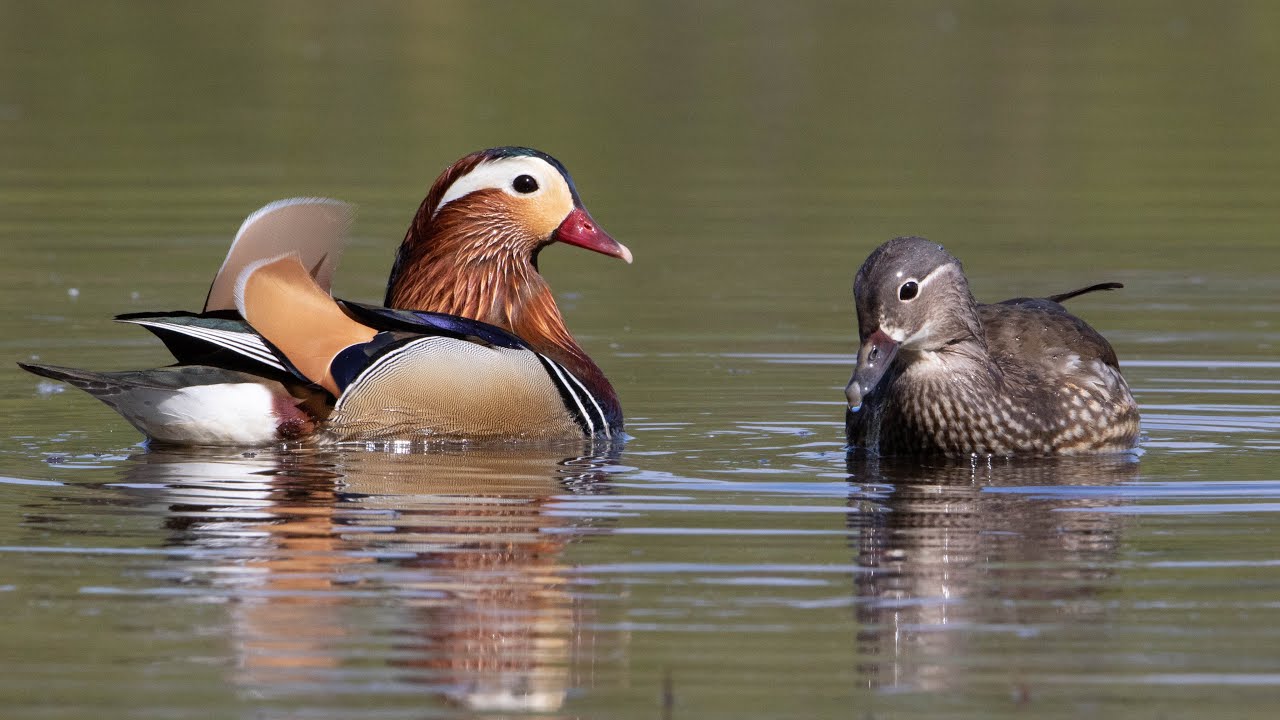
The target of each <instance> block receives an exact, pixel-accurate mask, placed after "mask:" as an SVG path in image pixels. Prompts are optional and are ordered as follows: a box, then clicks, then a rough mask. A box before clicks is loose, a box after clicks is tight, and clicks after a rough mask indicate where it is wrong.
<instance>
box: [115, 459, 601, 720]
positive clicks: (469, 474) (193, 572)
mask: <svg viewBox="0 0 1280 720" xmlns="http://www.w3.org/2000/svg"><path fill="white" fill-rule="evenodd" d="M619 450H620V448H615V447H612V446H609V447H605V448H603V449H601V448H600V443H599V442H598V441H597V442H596V444H595V446H594V447H593V446H592V445H591V444H590V443H589V442H584V443H583V447H581V448H578V447H576V443H575V447H572V448H569V447H566V446H557V447H555V448H552V449H546V448H542V449H539V448H519V449H514V448H503V449H501V450H498V451H491V452H479V451H459V452H445V453H430V454H422V453H414V454H403V453H401V454H397V453H378V452H359V453H340V452H326V453H323V454H303V453H296V454H291V453H270V454H268V453H264V454H261V455H258V456H257V457H253V458H242V457H240V456H228V455H221V456H218V455H209V456H207V457H201V456H198V455H193V454H191V453H190V452H185V453H183V454H167V453H164V452H154V451H153V452H150V453H146V454H143V455H139V456H137V457H135V458H133V459H132V463H131V465H130V466H129V467H128V471H127V474H128V478H127V487H128V488H130V491H131V492H134V493H139V494H142V495H144V496H147V497H154V499H155V501H157V502H159V503H162V504H163V511H164V512H166V513H167V515H168V517H167V519H166V523H167V525H168V527H169V528H170V529H171V530H172V531H173V535H172V544H173V545H174V546H176V547H182V548H191V549H194V550H196V552H194V553H192V554H189V555H188V554H182V555H176V556H175V558H176V562H178V563H181V564H182V565H184V566H185V567H178V568H175V569H174V571H175V574H176V575H177V576H179V577H180V578H181V580H182V582H184V583H198V584H205V585H207V586H208V588H209V595H210V596H211V597H212V598H215V599H224V600H226V601H228V602H230V603H231V604H230V606H229V607H230V611H229V616H228V618H229V619H228V622H229V624H230V635H231V640H232V643H233V645H234V652H235V655H236V657H237V664H238V668H239V671H238V680H239V682H240V683H241V684H242V686H243V687H245V689H246V691H248V692H250V693H251V694H252V696H254V697H272V696H294V697H296V696H297V695H302V694H305V695H314V696H316V697H317V698H325V700H324V701H323V702H324V703H325V706H326V707H336V706H340V705H341V703H342V701H341V699H340V697H341V696H343V695H346V696H348V697H351V698H352V699H351V701H350V702H352V703H356V702H358V698H359V696H360V695H361V694H363V693H366V692H370V690H369V688H370V687H373V686H375V685H376V686H377V687H378V688H379V690H378V691H380V692H386V691H388V690H389V691H391V692H393V693H395V694H396V695H402V696H404V695H407V696H408V697H410V698H412V697H415V696H417V695H427V696H435V697H437V698H443V699H445V700H446V701H448V702H450V703H456V704H459V705H462V706H464V707H467V708H469V709H472V710H477V711H485V710H487V711H521V712H529V711H534V712H555V711H557V710H559V709H560V707H561V705H562V703H563V701H564V698H565V695H566V693H567V692H568V691H569V689H570V688H572V687H577V686H580V685H581V684H582V683H583V682H584V681H583V680H582V679H581V678H578V677H574V673H575V672H576V671H575V667H578V664H577V663H575V662H574V661H575V658H576V656H577V655H578V654H579V650H580V649H581V648H582V647H584V645H592V644H594V643H595V641H596V638H594V637H584V634H583V631H582V630H581V629H580V623H579V620H580V616H581V615H582V614H583V613H584V612H585V610H584V609H583V607H582V605H581V601H580V600H579V599H578V598H576V597H575V595H574V593H572V592H571V591H570V587H569V585H570V579H569V577H568V576H567V575H566V573H565V566H564V564H563V561H562V560H561V554H562V552H563V551H564V549H565V546H566V544H567V543H569V542H572V541H573V540H574V539H575V538H578V537H581V534H579V533H577V532H575V531H576V530H582V531H584V532H585V531H589V530H590V529H591V528H593V527H594V526H597V525H598V523H597V521H596V520H595V519H593V518H590V517H586V516H583V515H578V514H574V513H572V512H571V511H569V512H566V511H565V509H564V508H563V507H561V508H560V510H559V511H557V506H558V505H561V504H562V501H563V500H564V496H565V495H568V494H595V493H600V492H604V489H603V486H602V485H601V481H602V480H603V479H604V478H605V472H604V468H605V466H607V465H608V464H610V463H611V462H613V460H612V458H614V457H616V454H617V452H618V451H619ZM566 456H567V457H566ZM594 529H595V531H596V532H598V531H599V530H600V528H599V527H594ZM330 701H332V702H330Z"/></svg>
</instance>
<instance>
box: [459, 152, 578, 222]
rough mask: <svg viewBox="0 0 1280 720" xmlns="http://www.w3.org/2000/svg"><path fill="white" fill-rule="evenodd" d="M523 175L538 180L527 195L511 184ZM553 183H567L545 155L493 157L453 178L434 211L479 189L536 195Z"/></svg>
mask: <svg viewBox="0 0 1280 720" xmlns="http://www.w3.org/2000/svg"><path fill="white" fill-rule="evenodd" d="M520 175H530V176H532V177H533V179H534V180H537V181H538V189H537V190H535V191H533V192H531V193H528V194H524V195H522V194H519V193H517V192H516V191H515V190H514V189H513V188H512V187H511V181H513V180H515V179H516V178H517V177H519V176H520ZM552 183H560V184H561V185H564V184H565V182H564V177H562V176H561V175H560V171H559V170H556V169H555V168H554V167H552V166H551V163H549V162H547V161H546V160H543V159H542V158H539V157H530V156H527V155H522V156H519V157H508V158H499V159H497V160H490V161H488V162H482V163H480V164H479V165H477V166H476V167H475V168H474V169H473V170H472V171H471V172H469V173H467V174H466V175H463V176H462V177H460V178H458V179H457V180H454V181H453V184H452V185H450V186H449V189H448V190H446V191H445V193H444V195H443V196H442V197H441V198H440V204H439V205H437V206H436V209H435V212H440V208H442V207H444V206H445V205H448V204H449V203H451V202H453V201H454V200H457V199H458V198H461V197H466V196H467V195H470V194H471V193H473V192H476V191H477V190H489V189H498V190H503V191H505V192H506V193H507V194H508V195H512V196H515V197H536V196H537V195H538V194H540V193H543V192H545V191H546V189H547V188H549V187H551V184H552ZM568 194H569V193H568V192H567V191H566V192H565V196H566V197H567V196H568Z"/></svg>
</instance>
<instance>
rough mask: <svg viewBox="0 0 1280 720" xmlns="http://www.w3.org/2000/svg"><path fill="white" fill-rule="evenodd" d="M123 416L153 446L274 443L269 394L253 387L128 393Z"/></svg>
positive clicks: (231, 385) (122, 403)
mask: <svg viewBox="0 0 1280 720" xmlns="http://www.w3.org/2000/svg"><path fill="white" fill-rule="evenodd" d="M116 407H117V409H118V410H119V411H120V413H121V414H122V415H124V416H125V417H126V418H128V419H129V420H131V421H133V423H134V425H136V426H137V427H138V429H139V430H141V431H142V432H144V433H146V434H147V435H149V436H150V437H153V438H155V439H156V440H164V441H169V442H177V443H184V444H189V445H267V444H270V443H273V442H275V441H276V439H277V436H276V425H277V422H278V420H277V418H276V414H275V409H274V407H273V396H272V394H271V390H270V389H268V388H267V387H265V386H263V385H259V384H257V383H221V384H218V385H193V386H191V387H186V388H183V389H181V390H151V391H139V392H136V393H130V394H129V397H128V399H127V400H124V401H119V400H118V401H117V402H116Z"/></svg>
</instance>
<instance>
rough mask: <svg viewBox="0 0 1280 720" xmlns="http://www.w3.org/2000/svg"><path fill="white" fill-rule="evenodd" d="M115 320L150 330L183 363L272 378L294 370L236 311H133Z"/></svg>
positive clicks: (118, 316) (286, 374)
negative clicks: (201, 312) (196, 312)
mask: <svg viewBox="0 0 1280 720" xmlns="http://www.w3.org/2000/svg"><path fill="white" fill-rule="evenodd" d="M116 320H118V321H120V322H124V323H129V324H131V325H141V326H142V327H144V328H146V329H147V330H150V331H151V333H152V334H154V335H155V336H156V337H158V338H160V340H161V341H163V342H164V345H165V347H166V348H168V350H169V352H170V353H171V354H172V355H173V357H174V359H175V360H177V361H178V363H180V364H182V365H209V366H212V367H221V368H227V369H231V370H242V371H245V372H256V373H258V374H261V375H265V376H266V377H273V378H274V377H276V376H277V375H280V376H288V375H290V374H291V373H290V370H289V368H288V367H287V366H286V365H285V363H284V362H283V361H282V360H281V359H280V357H279V356H278V355H277V354H276V352H275V351H274V350H273V349H272V348H271V347H270V346H268V345H267V343H266V342H265V341H264V340H263V339H262V336H261V335H259V334H258V333H256V332H254V330H253V328H251V327H249V324H248V323H246V322H245V321H244V320H242V319H241V318H240V317H239V315H238V314H236V313H235V312H222V311H220V312H214V313H203V314H199V315H197V314H195V313H190V312H179V311H174V312H155V313H130V314H127V315H117V316H116Z"/></svg>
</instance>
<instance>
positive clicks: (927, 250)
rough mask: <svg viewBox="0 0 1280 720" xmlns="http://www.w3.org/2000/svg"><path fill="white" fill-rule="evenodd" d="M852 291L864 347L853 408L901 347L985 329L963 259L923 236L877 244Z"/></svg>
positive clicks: (851, 392) (925, 346)
mask: <svg viewBox="0 0 1280 720" xmlns="http://www.w3.org/2000/svg"><path fill="white" fill-rule="evenodd" d="M853 297H854V302H855V304H856V305H857V310H858V336H859V339H860V340H861V347H860V348H859V349H858V364H857V366H856V367H855V368H854V371H853V377H852V379H850V380H849V385H848V386H847V387H846V388H845V396H846V397H847V398H848V400H849V407H850V408H852V409H855V410H856V409H857V408H859V407H860V406H861V405H862V400H863V398H865V397H866V396H867V395H869V394H870V393H871V392H872V391H873V390H875V388H876V386H877V385H878V384H879V383H880V380H881V379H882V378H883V377H884V374H885V372H886V371H887V370H888V369H889V366H890V365H891V364H892V362H893V360H894V358H895V357H896V356H897V355H898V353H899V351H910V352H931V351H937V350H941V349H942V348H944V347H946V346H948V345H950V344H953V343H955V342H957V341H959V340H965V339H968V338H971V337H974V336H975V334H976V333H980V331H981V328H980V327H978V326H977V325H976V323H977V322H978V319H977V316H976V313H975V310H974V301H973V296H972V295H971V294H970V292H969V283H968V281H967V280H966V279H965V276H964V270H963V269H962V268H961V266H960V261H959V260H957V259H956V258H955V257H954V256H953V255H952V254H951V253H949V252H947V251H946V250H945V249H944V248H943V247H942V246H941V245H939V244H937V243H935V242H931V241H929V240H926V239H924V238H920V237H900V238H894V239H893V240H890V241H889V242H887V243H885V244H883V245H881V246H880V247H878V248H876V250H875V251H874V252H872V253H871V255H870V257H868V258H867V260H866V262H864V263H863V264H862V268H861V269H859V270H858V275H857V277H856V278H855V279H854V282H853Z"/></svg>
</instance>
